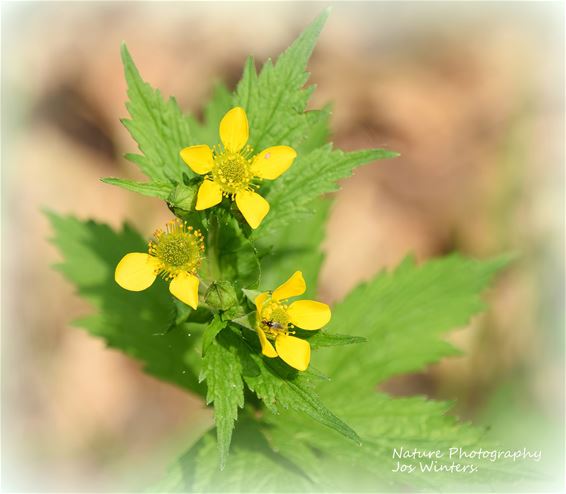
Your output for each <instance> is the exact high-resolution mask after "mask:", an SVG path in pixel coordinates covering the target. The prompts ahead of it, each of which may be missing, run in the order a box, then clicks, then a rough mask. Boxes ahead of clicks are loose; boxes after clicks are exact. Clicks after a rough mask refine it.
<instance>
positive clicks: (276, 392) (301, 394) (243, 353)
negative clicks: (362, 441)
mask: <svg viewBox="0 0 566 494" xmlns="http://www.w3.org/2000/svg"><path fill="white" fill-rule="evenodd" d="M228 329H230V330H226V331H224V332H223V333H222V336H223V338H224V339H225V341H226V342H227V344H230V345H231V346H232V347H233V348H234V349H235V350H236V351H237V353H238V355H239V357H240V360H241V361H242V368H243V369H244V374H243V377H244V380H245V382H246V384H247V385H248V386H249V388H250V389H251V390H252V391H254V392H255V393H256V394H257V396H258V397H259V398H260V399H261V400H263V402H264V403H265V405H266V406H267V407H268V408H269V409H270V410H271V411H272V412H274V413H279V412H280V410H281V409H293V410H298V411H301V412H303V413H305V414H306V415H308V416H310V417H311V418H313V419H314V420H316V421H317V422H320V423H321V424H323V425H325V426H326V427H329V428H331V429H333V430H335V431H337V432H339V433H340V434H342V435H344V436H345V437H347V438H348V439H351V440H353V441H354V442H359V437H358V435H357V434H356V432H355V431H354V430H353V429H352V428H351V427H349V426H348V425H347V424H346V423H344V422H343V421H342V420H340V419H339V418H338V417H336V415H334V414H333V413H332V412H331V411H330V410H329V409H328V408H326V406H325V405H324V404H323V403H322V402H321V401H320V399H319V398H318V396H317V394H316V393H315V391H314V389H312V385H311V383H310V382H309V380H308V377H306V376H305V374H304V373H300V372H297V371H295V370H294V369H292V368H291V367H289V366H288V365H287V364H285V363H283V362H282V361H281V360H280V359H268V358H264V357H263V356H261V354H260V351H259V346H258V345H257V344H254V343H250V342H249V341H248V340H247V339H245V338H244V337H243V336H242V334H241V331H240V330H239V329H235V328H230V327H229V328H228ZM251 336H252V337H256V335H255V333H251Z"/></svg>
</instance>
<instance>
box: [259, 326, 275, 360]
mask: <svg viewBox="0 0 566 494" xmlns="http://www.w3.org/2000/svg"><path fill="white" fill-rule="evenodd" d="M257 334H258V336H259V342H260V343H261V353H263V354H264V355H265V356H266V357H269V358H275V357H277V352H276V351H275V348H273V345H272V344H271V342H270V341H269V340H268V339H267V336H265V333H264V331H263V329H260V328H257Z"/></svg>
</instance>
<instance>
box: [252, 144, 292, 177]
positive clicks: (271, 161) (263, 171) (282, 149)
mask: <svg viewBox="0 0 566 494" xmlns="http://www.w3.org/2000/svg"><path fill="white" fill-rule="evenodd" d="M296 157H297V153H296V152H295V150H294V149H293V148H290V147H289V146H273V147H270V148H267V149H264V150H263V151H262V152H261V153H259V154H258V155H257V156H256V157H255V158H254V163H253V168H252V170H253V172H254V175H255V176H256V177H260V178H266V179H267V180H275V179H276V178H277V177H278V176H279V175H281V174H283V173H285V172H286V171H287V169H288V168H289V167H290V166H291V165H292V164H293V160H294V159H295V158H296Z"/></svg>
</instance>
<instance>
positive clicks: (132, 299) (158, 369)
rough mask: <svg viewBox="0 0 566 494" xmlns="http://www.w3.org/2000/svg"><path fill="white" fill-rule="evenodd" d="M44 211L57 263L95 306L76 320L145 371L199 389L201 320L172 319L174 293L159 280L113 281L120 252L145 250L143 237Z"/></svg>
mask: <svg viewBox="0 0 566 494" xmlns="http://www.w3.org/2000/svg"><path fill="white" fill-rule="evenodd" d="M48 217H49V220H50V221H51V225H52V228H53V230H54V234H55V235H54V238H53V239H52V240H53V243H54V244H55V246H56V247H57V248H58V249H59V251H60V253H61V255H62V257H63V261H62V262H61V263H60V264H58V265H57V266H56V268H57V269H58V270H59V271H61V273H63V275H64V276H65V278H67V279H68V280H69V281H70V282H71V283H73V285H74V286H75V287H76V289H77V292H78V294H79V295H80V296H81V297H82V298H83V299H85V300H87V301H88V302H90V304H91V305H92V306H93V309H94V313H93V314H91V315H89V316H87V317H84V318H82V319H80V320H79V321H76V322H75V324H76V325H77V326H79V327H81V328H84V329H86V330H87V331H88V332H89V333H90V334H92V335H93V336H96V337H99V338H102V339H103V340H104V341H105V342H106V343H107V345H108V346H110V347H112V348H116V349H118V350H121V351H122V352H124V353H126V354H127V355H130V356H131V357H133V358H135V359H137V360H139V361H141V362H142V363H143V364H144V370H145V371H146V372H147V373H149V374H151V375H153V376H155V377H157V378H159V379H163V380H164V381H168V382H170V383H173V384H175V385H177V386H180V387H182V388H185V389H186V390H189V391H193V392H195V393H198V394H202V395H204V387H203V385H202V384H200V383H199V382H198V379H197V375H198V373H197V370H196V368H197V365H198V360H199V353H200V351H199V349H197V345H196V343H197V340H198V336H197V335H198V334H199V333H200V332H202V330H203V327H202V325H199V324H194V323H192V324H190V325H189V324H183V325H180V326H178V325H176V324H175V319H176V317H177V311H176V310H175V305H174V302H173V297H172V296H171V295H170V294H169V291H168V289H167V287H166V285H165V283H164V282H163V281H162V280H159V279H158V280H156V282H155V283H154V285H153V286H152V287H150V288H149V289H147V290H145V291H143V292H129V291H127V290H124V289H123V288H121V287H119V286H118V285H117V284H116V282H115V281H114V269H115V268H116V265H117V264H118V262H119V261H120V259H121V258H122V257H123V256H124V255H125V254H127V253H129V252H143V251H144V250H147V244H146V243H145V241H144V239H143V238H142V237H140V235H139V234H138V233H137V232H135V231H134V230H133V229H132V228H131V227H129V226H128V225H126V226H124V228H123V229H122V230H121V231H114V230H112V229H111V228H110V227H109V226H107V225H104V224H100V223H95V222H94V221H80V220H78V219H76V218H74V217H62V216H58V215H56V214H54V213H48Z"/></svg>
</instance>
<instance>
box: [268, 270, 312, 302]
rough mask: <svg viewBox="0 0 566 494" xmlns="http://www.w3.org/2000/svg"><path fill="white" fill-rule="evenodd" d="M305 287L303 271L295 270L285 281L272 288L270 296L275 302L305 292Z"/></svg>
mask: <svg viewBox="0 0 566 494" xmlns="http://www.w3.org/2000/svg"><path fill="white" fill-rule="evenodd" d="M306 289H307V285H306V283H305V279H304V278H303V273H301V272H300V271H295V272H294V273H293V274H292V275H291V277H290V278H289V279H288V280H287V281H286V282H285V283H283V284H282V285H281V286H279V287H277V288H276V289H275V290H274V292H273V294H272V295H271V298H272V299H273V300H275V301H276V302H277V301H279V300H285V299H286V298H290V297H296V296H297V295H302V294H303V293H305V290H306Z"/></svg>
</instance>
